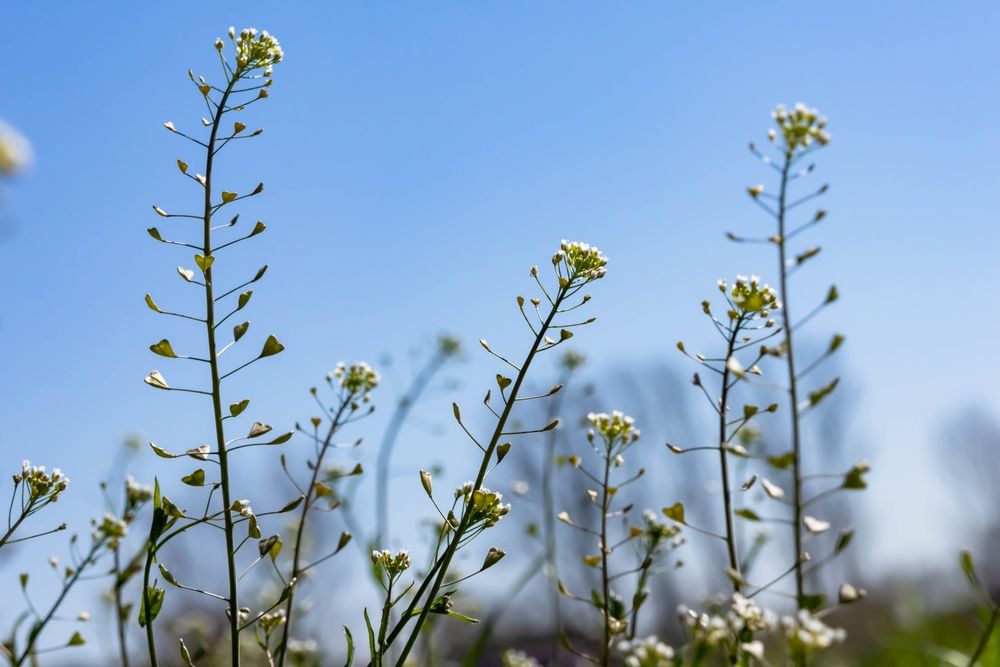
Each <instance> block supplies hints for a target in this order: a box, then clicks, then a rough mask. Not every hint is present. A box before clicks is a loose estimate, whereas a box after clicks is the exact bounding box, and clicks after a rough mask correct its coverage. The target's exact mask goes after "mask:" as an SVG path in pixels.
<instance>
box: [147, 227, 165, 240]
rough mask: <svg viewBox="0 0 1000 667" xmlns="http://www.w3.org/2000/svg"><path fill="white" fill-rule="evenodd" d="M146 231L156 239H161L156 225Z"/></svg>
mask: <svg viewBox="0 0 1000 667" xmlns="http://www.w3.org/2000/svg"><path fill="white" fill-rule="evenodd" d="M146 233H147V234H149V235H150V236H152V237H153V238H154V239H156V240H157V241H162V240H163V237H162V236H160V230H159V229H157V228H156V227H150V228H149V229H147V230H146Z"/></svg>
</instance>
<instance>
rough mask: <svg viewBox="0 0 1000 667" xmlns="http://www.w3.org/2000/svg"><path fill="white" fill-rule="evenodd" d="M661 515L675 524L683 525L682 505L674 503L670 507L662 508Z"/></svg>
mask: <svg viewBox="0 0 1000 667" xmlns="http://www.w3.org/2000/svg"><path fill="white" fill-rule="evenodd" d="M663 515H664V516H665V517H667V518H668V519H673V520H674V521H676V522H677V523H684V503H681V502H676V503H674V504H673V505H671V506H670V507H664V508H663Z"/></svg>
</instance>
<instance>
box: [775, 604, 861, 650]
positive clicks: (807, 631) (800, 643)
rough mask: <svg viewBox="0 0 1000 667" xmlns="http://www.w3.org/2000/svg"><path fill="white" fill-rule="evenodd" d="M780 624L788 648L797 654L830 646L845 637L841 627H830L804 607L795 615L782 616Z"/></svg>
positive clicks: (845, 633) (845, 634) (845, 632)
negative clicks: (783, 630)
mask: <svg viewBox="0 0 1000 667" xmlns="http://www.w3.org/2000/svg"><path fill="white" fill-rule="evenodd" d="M781 625H782V627H783V628H784V629H785V637H786V638H787V639H788V646H789V648H790V649H791V650H792V651H793V652H795V653H798V654H808V653H813V652H815V651H820V650H823V649H826V648H830V647H831V646H833V645H834V644H839V643H841V642H843V641H844V640H845V639H847V631H846V630H844V629H843V628H831V627H830V626H829V625H827V624H826V623H824V622H823V621H821V620H820V619H819V618H817V617H816V616H813V615H812V614H810V613H809V612H808V611H807V610H805V609H800V610H799V613H798V614H796V615H795V616H784V617H782V619H781Z"/></svg>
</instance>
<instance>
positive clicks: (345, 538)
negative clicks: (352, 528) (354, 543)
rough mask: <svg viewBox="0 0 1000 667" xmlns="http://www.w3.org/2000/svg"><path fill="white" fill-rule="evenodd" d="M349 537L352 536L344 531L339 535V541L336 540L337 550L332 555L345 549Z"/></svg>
mask: <svg viewBox="0 0 1000 667" xmlns="http://www.w3.org/2000/svg"><path fill="white" fill-rule="evenodd" d="M351 537H353V536H352V535H351V534H350V533H348V532H346V531H345V532H343V533H341V534H340V539H339V540H337V550H336V551H335V552H334V553H340V550H341V549H343V548H344V547H346V546H347V545H348V543H349V542H350V541H351Z"/></svg>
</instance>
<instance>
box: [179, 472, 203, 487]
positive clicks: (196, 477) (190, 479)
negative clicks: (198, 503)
mask: <svg viewBox="0 0 1000 667" xmlns="http://www.w3.org/2000/svg"><path fill="white" fill-rule="evenodd" d="M181 481H182V482H183V483H185V484H187V485H188V486H205V471H204V470H202V469H201V468H198V469H197V470H195V471H194V472H192V473H191V474H190V475H184V476H183V477H181Z"/></svg>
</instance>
